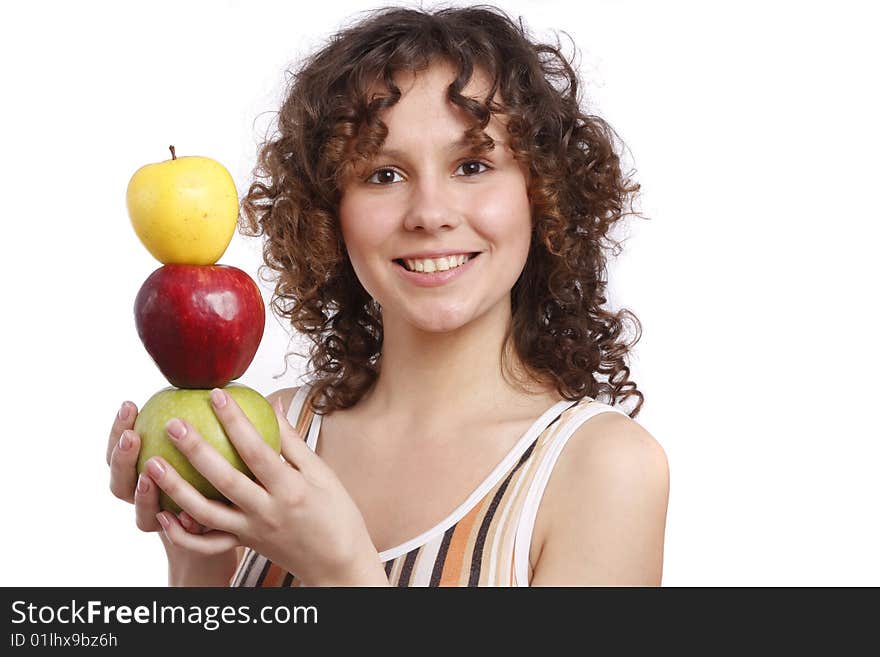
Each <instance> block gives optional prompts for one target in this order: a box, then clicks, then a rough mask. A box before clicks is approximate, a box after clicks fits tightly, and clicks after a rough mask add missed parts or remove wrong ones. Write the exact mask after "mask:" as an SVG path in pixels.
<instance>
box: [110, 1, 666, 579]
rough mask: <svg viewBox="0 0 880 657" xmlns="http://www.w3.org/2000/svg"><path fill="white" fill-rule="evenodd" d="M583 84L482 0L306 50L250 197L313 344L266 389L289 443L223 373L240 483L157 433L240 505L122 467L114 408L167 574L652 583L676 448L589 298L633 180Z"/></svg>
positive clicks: (222, 409) (131, 492) (613, 317)
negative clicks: (165, 501)
mask: <svg viewBox="0 0 880 657" xmlns="http://www.w3.org/2000/svg"><path fill="white" fill-rule="evenodd" d="M577 89H578V85H577V77H576V75H575V73H574V71H573V70H572V69H571V67H570V65H569V64H568V62H567V61H566V60H565V59H564V58H563V57H562V55H561V54H560V53H559V51H558V49H556V48H554V47H552V46H548V45H541V44H535V43H533V42H531V41H530V40H529V38H528V37H527V35H526V34H525V32H524V30H523V28H521V27H520V26H518V25H517V24H516V23H514V22H513V21H511V20H510V19H509V18H508V17H507V16H506V15H504V14H503V13H502V12H500V11H497V10H494V9H493V8H489V7H479V8H476V7H474V8H465V9H446V10H442V11H437V12H429V11H422V10H415V9H400V8H396V9H386V10H381V11H378V12H375V13H374V14H372V15H371V16H370V17H368V18H367V19H365V20H362V21H361V22H359V23H358V24H356V25H354V26H353V27H350V28H348V29H346V30H344V31H342V32H341V33H340V34H338V35H336V36H335V38H334V39H333V40H331V41H330V42H329V43H328V45H327V46H326V47H324V48H323V49H321V50H320V51H319V52H317V53H316V54H314V55H313V56H312V57H310V58H309V59H308V61H306V62H305V63H304V64H303V66H302V67H301V69H300V70H299V71H298V72H297V74H296V76H295V77H294V79H293V82H292V85H291V87H290V89H289V91H288V94H287V97H286V100H285V102H284V104H283V106H282V108H281V111H280V114H279V117H278V133H277V135H275V136H274V138H273V139H271V140H269V141H268V142H267V143H266V144H265V145H264V147H263V150H262V153H261V157H260V163H259V167H258V170H257V174H258V175H257V180H256V181H255V182H254V184H252V186H251V188H250V190H249V192H248V194H247V195H246V197H245V198H244V202H243V210H244V212H243V213H244V216H245V218H246V228H247V231H248V232H249V233H250V234H252V235H263V236H265V248H264V258H265V262H266V264H267V266H268V267H269V268H271V269H272V270H273V271H274V272H275V275H276V276H275V280H276V288H275V296H274V298H273V303H272V307H273V309H274V310H275V311H276V312H277V313H278V314H279V315H280V316H283V317H285V318H288V319H289V321H290V322H291V324H292V326H293V327H294V328H295V329H296V331H298V332H299V333H300V334H302V335H305V336H307V337H308V338H309V339H311V341H312V342H313V346H312V350H311V359H310V365H311V368H312V371H311V376H310V377H309V379H308V382H307V383H306V384H305V385H303V386H300V387H296V388H287V389H283V390H279V391H277V392H275V393H272V394H271V395H270V396H269V399H270V401H272V402H273V404H275V408H276V412H277V414H278V417H279V423H280V424H281V427H282V435H283V438H282V443H283V444H282V455H283V457H284V458H283V460H279V459H278V457H277V455H274V454H273V452H272V451H271V449H270V448H268V447H267V446H265V445H264V444H263V442H262V440H261V439H260V437H259V436H258V435H257V434H256V431H255V429H254V428H253V427H252V426H251V425H250V423H249V422H248V421H247V419H246V418H245V417H244V415H243V414H242V413H241V411H240V410H239V409H238V407H237V406H236V404H235V402H234V401H232V400H231V399H230V398H229V397H228V396H227V395H225V394H224V393H223V392H222V391H215V392H214V397H215V412H216V413H217V415H218V417H219V418H220V420H221V422H222V423H223V424H224V426H225V428H226V430H227V433H228V434H229V436H230V439H231V440H232V441H233V442H234V444H235V445H236V447H237V449H238V450H239V452H240V453H241V454H242V457H243V458H244V460H245V461H246V462H247V463H248V464H249V466H250V467H251V469H252V470H253V472H254V473H255V475H256V478H257V480H256V481H251V480H249V479H248V478H246V477H245V476H244V475H242V474H240V473H238V471H236V470H234V469H233V468H232V467H231V466H229V465H228V464H227V463H226V462H225V461H224V460H223V458H222V457H220V456H219V455H218V454H217V453H216V452H215V451H214V450H213V449H211V448H210V447H208V446H207V445H206V443H204V442H203V440H202V439H201V438H200V436H199V435H198V432H197V431H196V430H195V429H194V428H193V427H192V426H191V425H189V424H188V423H187V422H185V421H172V422H170V423H169V427H168V429H169V434H170V435H172V437H175V436H176V437H175V440H176V442H177V445H178V447H179V448H180V449H181V451H182V452H183V453H184V454H186V456H187V457H188V458H189V459H190V460H191V461H192V463H193V464H194V465H195V466H196V467H197V469H199V470H200V471H201V472H202V473H203V474H204V475H205V476H206V477H207V478H208V479H209V480H210V481H211V482H212V483H214V485H215V486H216V487H217V488H218V489H219V490H220V491H221V492H223V493H224V494H225V495H226V496H227V497H228V498H229V499H230V500H231V501H232V503H233V504H232V505H225V504H221V503H219V502H214V501H209V500H207V499H205V498H204V497H202V496H201V495H200V494H199V493H198V492H197V491H195V489H193V488H192V487H191V486H190V485H189V484H187V483H186V482H185V481H184V480H183V479H182V478H181V477H180V476H179V475H178V474H177V473H176V472H175V471H174V470H173V468H171V467H170V466H169V465H168V463H167V462H164V461H163V460H161V459H160V458H156V459H154V460H152V461H151V463H150V464H149V467H148V470H147V473H145V474H144V475H142V476H141V477H140V479H139V481H136V473H135V467H134V464H135V462H136V459H137V454H138V449H139V445H140V443H139V439H138V436H137V435H136V434H135V433H134V432H133V431H132V426H133V424H134V419H135V416H136V411H137V409H136V408H135V407H134V405H133V404H132V403H131V402H126V403H125V404H123V407H122V411H120V414H119V416H118V417H117V419H116V421H115V423H114V426H113V429H112V431H111V436H110V444H109V445H108V461H109V462H110V464H111V489H112V490H113V491H114V492H115V494H116V495H117V496H118V497H121V498H123V499H126V500H128V501H129V502H133V503H134V506H135V514H136V518H137V525H138V527H139V528H140V529H142V530H144V531H157V530H161V532H160V536H161V538H162V541H163V543H164V545H165V548H166V552H167V555H168V564H169V583H170V584H172V585H226V584H232V585H235V586H279V585H280V586H287V585H294V586H295V585H307V586H326V585H330V586H332V585H349V586H361V585H363V586H372V585H379V586H388V585H397V586H406V585H414V586H419V585H441V586H447V585H450V586H468V585H470V586H486V585H488V586H494V585H521V586H524V585H532V586H536V585H659V584H660V581H661V573H662V563H663V541H664V531H665V519H666V508H667V500H668V486H669V483H668V466H667V462H666V458H665V454H664V451H663V449H662V448H661V447H660V445H659V444H658V443H657V441H656V440H655V439H654V438H653V437H652V436H651V435H650V434H649V433H648V432H647V431H645V429H643V428H642V427H641V426H640V425H639V424H638V422H636V421H635V419H634V418H635V416H636V415H637V414H638V411H639V409H640V407H641V404H642V401H643V397H642V394H641V392H639V391H637V390H636V386H635V384H634V383H633V382H631V381H629V368H628V367H626V365H625V360H626V357H627V355H628V353H629V348H630V347H631V346H632V345H633V344H635V342H632V343H629V344H627V343H625V342H623V341H622V340H621V333H622V328H623V319H624V318H625V317H626V316H627V315H628V313H627V311H621V312H618V313H616V314H615V313H612V312H610V311H609V310H607V309H605V308H603V304H605V303H606V299H605V297H604V289H605V285H606V281H605V280H604V275H605V256H604V253H603V249H604V248H606V246H605V245H604V244H603V240H605V241H608V240H609V237H608V234H609V231H610V229H611V227H612V226H613V225H614V224H615V222H617V221H619V220H620V219H621V218H622V217H623V216H624V214H625V213H624V209H625V205H626V202H627V201H628V200H630V199H631V196H632V194H634V193H635V192H637V191H638V185H633V184H630V183H629V181H628V180H625V179H624V178H623V176H622V175H621V172H620V167H619V160H618V157H617V155H616V154H615V152H614V149H613V147H612V142H611V133H612V131H611V130H610V128H609V127H608V125H607V124H606V123H605V122H604V121H602V120H601V119H599V118H597V117H595V116H590V115H587V114H585V113H584V112H583V111H582V110H581V108H580V107H579V102H578V97H577ZM633 319H635V318H633ZM635 324H636V326H637V328H638V320H635ZM635 341H638V337H636V338H635ZM600 397H604V398H607V400H608V401H609V402H610V404H606V403H604V402H601V401H599V398H600ZM630 397H633V398H635V399H636V400H637V403H636V404H635V406H634V408H633V409H632V410H631V411H630V412H629V413H626V412H624V411H622V410H620V408H619V405H620V402H622V401H624V400H626V399H627V398H630ZM160 489H161V490H164V491H165V492H166V493H168V494H169V495H170V496H171V497H172V498H173V499H174V500H175V501H176V502H177V503H178V504H179V505H180V506H181V507H182V508H183V509H184V512H182V513H180V514H179V516H176V515H174V514H172V513H169V512H167V511H163V512H161V513H160V512H159V506H158V496H159V490H160Z"/></svg>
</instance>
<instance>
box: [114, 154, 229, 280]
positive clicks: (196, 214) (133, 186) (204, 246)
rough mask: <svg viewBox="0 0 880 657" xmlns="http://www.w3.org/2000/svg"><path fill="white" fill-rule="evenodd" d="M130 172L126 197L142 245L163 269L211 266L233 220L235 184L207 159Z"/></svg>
mask: <svg viewBox="0 0 880 657" xmlns="http://www.w3.org/2000/svg"><path fill="white" fill-rule="evenodd" d="M170 149H171V159H170V160H165V161H164V162H156V163H154V164H147V165H145V166H142V167H141V168H140V169H138V170H137V171H135V173H134V175H133V176H132V177H131V180H130V181H129V183H128V190H127V191H126V194H125V200H126V205H127V206H128V215H129V217H130V218H131V224H132V226H133V227H134V231H135V233H137V236H138V238H139V239H140V240H141V243H142V244H143V245H144V246H145V247H146V248H147V250H148V251H149V252H150V253H151V254H152V255H153V257H154V258H156V260H158V261H159V262H161V263H162V264H163V265H170V264H176V265H213V264H214V263H215V262H217V261H218V260H219V259H220V257H221V256H222V255H223V252H224V251H226V247H227V246H229V242H230V240H231V239H232V234H233V233H234V232H235V224H236V221H237V219H238V192H237V191H236V189H235V181H234V180H233V179H232V176H231V175H230V173H229V171H227V170H226V167H224V166H223V165H222V164H220V163H219V162H217V161H216V160H212V159H211V158H209V157H199V156H194V155H191V156H184V157H177V156H176V154H175V152H174V146H171V147H170Z"/></svg>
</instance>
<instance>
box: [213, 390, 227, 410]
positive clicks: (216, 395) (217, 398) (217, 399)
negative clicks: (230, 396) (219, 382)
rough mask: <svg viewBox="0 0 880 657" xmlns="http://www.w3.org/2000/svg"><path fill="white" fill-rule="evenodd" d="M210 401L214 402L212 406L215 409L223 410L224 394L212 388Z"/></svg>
mask: <svg viewBox="0 0 880 657" xmlns="http://www.w3.org/2000/svg"><path fill="white" fill-rule="evenodd" d="M211 401H212V402H214V406H216V407H217V408H223V407H224V406H226V393H225V392H223V391H222V390H220V389H219V388H214V389H213V390H212V391H211Z"/></svg>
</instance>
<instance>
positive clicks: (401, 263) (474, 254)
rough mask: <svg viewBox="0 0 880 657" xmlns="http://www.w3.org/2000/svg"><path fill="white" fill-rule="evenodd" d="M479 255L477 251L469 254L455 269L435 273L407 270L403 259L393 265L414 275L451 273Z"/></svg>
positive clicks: (397, 260) (398, 259)
mask: <svg viewBox="0 0 880 657" xmlns="http://www.w3.org/2000/svg"><path fill="white" fill-rule="evenodd" d="M481 253H482V251H477V252H475V253H469V254H468V259H467V260H465V261H464V262H463V263H461V264H460V265H458V266H456V267H450V268H449V269H443V270H440V269H438V270H436V271H432V272H425V271H417V270H415V269H409V268H408V267H407V266H406V263H405V262H404V261H403V258H397V259H396V260H394V263H395V264H396V265H398V266H400V267H403V268H404V269H406V271H408V272H412V273H414V274H442V273H443V272H447V271H452V270H453V269H458V267H463V266H464V265H466V264H467V263H469V262H470V261H471V260H474V259H476V258H477V256H479V255H480V254H481Z"/></svg>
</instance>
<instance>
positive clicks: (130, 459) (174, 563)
mask: <svg viewBox="0 0 880 657" xmlns="http://www.w3.org/2000/svg"><path fill="white" fill-rule="evenodd" d="M137 413H138V409H137V406H135V405H134V404H132V403H131V402H124V403H123V404H122V407H121V408H120V410H119V413H118V414H117V415H116V419H115V420H114V421H113V426H112V428H111V429H110V438H109V440H108V442H107V464H108V465H109V466H110V490H111V492H112V493H113V494H114V495H115V496H116V497H118V498H119V499H121V500H124V501H126V502H128V503H129V504H134V508H135V523H136V524H137V527H138V529H140V530H141V531H144V532H161V533H160V534H159V536H160V537H161V539H162V543H163V545H164V546H165V552H166V554H167V556H168V571H169V584H172V585H174V584H189V585H199V584H203V585H207V586H225V585H226V584H228V582H229V579H230V578H231V577H232V573H233V571H234V570H235V566H236V562H237V555H236V553H235V550H234V548H235V547H236V545H232V544H224V545H222V546H220V545H219V544H218V543H216V542H215V543H213V545H214V546H215V548H218V547H222V549H215V550H214V551H213V552H205V551H200V552H196V551H192V550H189V549H187V548H185V547H182V546H179V545H175V544H174V543H172V542H171V541H169V540H168V537H167V535H166V534H165V533H164V532H162V526H161V525H160V524H159V522H158V520H157V519H156V514H157V513H159V511H160V508H159V489H158V488H157V487H156V484H155V483H154V482H153V481H152V479H150V477H148V476H146V475H145V474H142V475H141V476H140V477H138V474H137V460H138V453H139V452H140V448H141V439H140V436H138V434H137V433H135V431H134V430H133V428H134V422H135V419H136V418H137ZM169 515H171V514H169ZM178 522H180V523H181V526H182V527H184V528H185V529H186V531H187V532H192V533H194V534H197V535H205V534H206V532H207V529H206V528H205V527H204V526H202V525H200V524H199V523H197V522H195V521H194V520H193V519H192V518H190V517H188V516H187V515H186V514H185V513H181V514H180V518H179V519H178ZM206 540H211V537H210V536H209V535H208V537H207V539H206ZM206 555H209V556H206Z"/></svg>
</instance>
